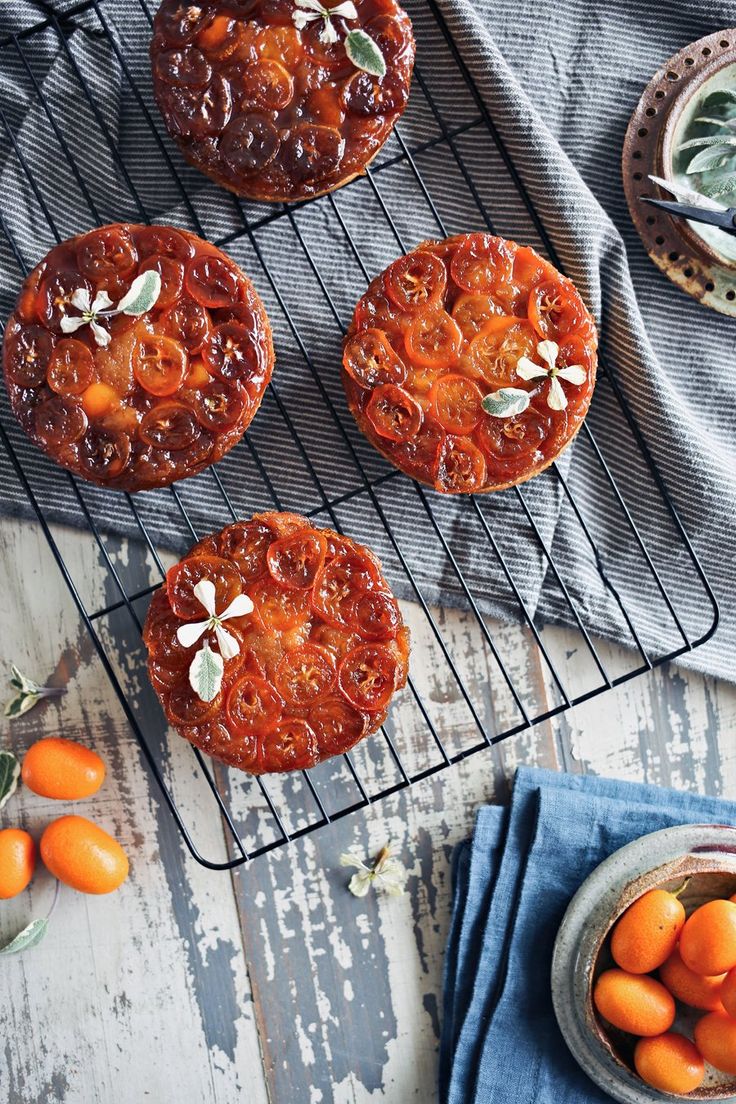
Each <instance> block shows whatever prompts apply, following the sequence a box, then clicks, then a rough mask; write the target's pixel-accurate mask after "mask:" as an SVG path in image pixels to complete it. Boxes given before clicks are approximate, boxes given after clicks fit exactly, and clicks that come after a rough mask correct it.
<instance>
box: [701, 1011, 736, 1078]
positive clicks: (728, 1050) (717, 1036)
mask: <svg viewBox="0 0 736 1104" xmlns="http://www.w3.org/2000/svg"><path fill="white" fill-rule="evenodd" d="M695 1045H696V1047H697V1048H698V1050H699V1051H700V1053H701V1054H702V1055H703V1057H704V1058H705V1060H706V1062H710V1064H711V1065H712V1066H715V1067H716V1069H717V1070H721V1072H722V1073H734V1074H736V1020H732V1019H731V1017H730V1016H727V1015H726V1013H725V1012H709V1013H708V1014H707V1015H706V1016H703V1018H702V1020H698V1022H697V1023H696V1025H695Z"/></svg>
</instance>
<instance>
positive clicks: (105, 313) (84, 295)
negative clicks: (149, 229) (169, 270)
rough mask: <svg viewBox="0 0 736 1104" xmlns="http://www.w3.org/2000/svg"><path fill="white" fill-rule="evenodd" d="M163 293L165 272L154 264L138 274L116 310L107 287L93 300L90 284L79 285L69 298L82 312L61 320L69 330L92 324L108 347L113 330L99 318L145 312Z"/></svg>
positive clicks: (103, 344)
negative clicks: (88, 287) (163, 273)
mask: <svg viewBox="0 0 736 1104" xmlns="http://www.w3.org/2000/svg"><path fill="white" fill-rule="evenodd" d="M160 294H161V276H160V274H159V273H158V272H156V271H155V269H152V268H149V269H148V270H147V271H146V272H141V274H140V275H139V276H136V278H135V280H133V283H132V284H131V285H130V287H129V288H128V290H127V292H126V293H125V295H124V296H123V298H122V299H121V300H120V302H119V303H118V305H117V306H116V307H113V309H112V310H110V309H109V308H110V307H112V306H113V302H112V299H111V298H110V296H109V295H108V294H107V292H106V291H98V292H97V295H95V297H94V299H93V300H90V294H89V291H88V290H87V288H77V289H76V291H74V292H72V295H71V297H70V300H69V301H70V303H71V305H72V306H73V307H76V308H77V310H78V311H80V312H81V313H80V314H79V315H76V316H74V317H72V316H71V315H69V314H65V315H64V317H63V318H62V320H61V329H62V331H63V332H64V333H65V334H72V333H76V332H77V330H79V329H81V327H82V326H89V327H90V329H91V330H92V333H93V334H94V338H95V341H96V342H97V344H98V345H101V346H102V348H103V349H106V348H107V346H108V345H109V344H110V341H111V334H110V331H109V330H106V329H105V327H104V326H101V325H100V322H99V319H101V318H114V317H115V315H116V314H128V315H131V316H134V317H135V316H137V315H139V314H145V312H146V311H148V310H150V309H151V307H152V306H153V305H154V303H155V302H156V300H157V299H158V297H159V295H160Z"/></svg>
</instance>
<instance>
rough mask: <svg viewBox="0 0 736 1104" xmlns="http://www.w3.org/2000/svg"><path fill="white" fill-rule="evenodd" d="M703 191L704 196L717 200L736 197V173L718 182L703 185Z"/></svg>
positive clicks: (721, 178) (723, 177)
mask: <svg viewBox="0 0 736 1104" xmlns="http://www.w3.org/2000/svg"><path fill="white" fill-rule="evenodd" d="M702 190H703V194H704V195H706V196H708V197H709V198H710V199H716V198H717V197H718V196H732V195H736V173H729V174H728V176H722V177H720V178H719V179H718V180H713V181H711V182H710V183H708V184H703V186H702Z"/></svg>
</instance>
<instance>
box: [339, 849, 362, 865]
mask: <svg viewBox="0 0 736 1104" xmlns="http://www.w3.org/2000/svg"><path fill="white" fill-rule="evenodd" d="M340 866H354V867H356V868H357V869H358V870H368V867H367V866H366V865H365V863H364V862H363V860H362V859H359V858H358V856H357V855H353V854H351V853H350V851H343V853H342V855H340Z"/></svg>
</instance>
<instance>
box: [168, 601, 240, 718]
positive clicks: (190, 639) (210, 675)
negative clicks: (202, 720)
mask: <svg viewBox="0 0 736 1104" xmlns="http://www.w3.org/2000/svg"><path fill="white" fill-rule="evenodd" d="M215 593H216V592H215V584H214V583H213V582H212V580H211V579H200V580H199V582H198V583H197V584H196V586H195V587H194V588H193V594H194V596H195V597H196V598H197V599H198V601H199V602H200V604H201V605H202V607H203V608H204V610H205V612H206V613H207V615H208V616H207V618H206V619H205V620H204V621H188V622H187V623H186V624H184V625H180V626H179V628H178V629H177V630H176V638H177V640H178V641H179V643H180V644H181V646H182V648H191V647H192V645H194V644H196V643H197V641H198V640H199V639H200V637H202V636H204V634H205V633H206V632H214V634H215V638H216V640H217V643H218V644H219V646H220V653H221V654H220V655H218V653H217V652H213V651H212V649H211V648H210V646H209V644H208V643H207V641H206V640H205V642H204V644H203V645H202V647H201V648H200V649H199V651H198V652H197V654H196V655H195V657H194V659H193V660H192V662H191V664H190V666H189V684H190V686H191V687H192V690H194V692H195V694H197V695H198V697H200V698H201V699H202V701H212V699H213V698H214V697H216V695H217V694H218V692H219V690H220V685H221V683H222V675H223V672H224V670H225V664H224V662H223V661H224V660H226V659H234V658H235V656H236V655H237V654H238V653H239V651H240V644H239V643H238V641H237V640H236V639H235V637H234V636H233V634H232V633H230V632H228V631H227V629H226V628H224V627H223V624H222V623H223V621H228V620H229V619H230V618H231V617H246V616H247V615H248V614H249V613H252V612H253V602H252V601H251V600H250V598H249V597H248V595H247V594H238V595H237V596H236V597H235V598H233V600H232V602H231V603H230V605H229V606H227V607H226V608H225V609H224V610H223V611H222V613H218V612H217V610H216V608H215Z"/></svg>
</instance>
